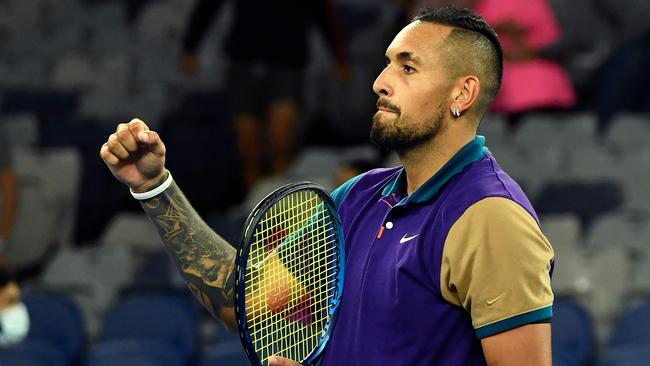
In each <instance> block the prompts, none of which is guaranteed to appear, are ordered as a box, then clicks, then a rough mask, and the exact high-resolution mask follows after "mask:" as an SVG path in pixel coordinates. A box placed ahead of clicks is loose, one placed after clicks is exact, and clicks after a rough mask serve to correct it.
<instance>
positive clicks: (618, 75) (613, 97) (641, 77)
mask: <svg viewBox="0 0 650 366" xmlns="http://www.w3.org/2000/svg"><path fill="white" fill-rule="evenodd" d="M594 1H595V2H596V3H597V4H598V6H599V10H600V11H601V12H602V13H603V14H605V15H606V16H607V18H608V19H609V20H610V22H611V26H612V29H614V30H615V32H614V34H613V36H614V37H613V38H614V47H613V49H612V53H611V56H610V57H609V59H608V60H607V61H606V62H605V63H604V65H603V67H602V68H601V69H600V70H599V72H598V78H597V79H596V83H595V85H596V88H597V90H596V92H595V95H594V100H593V108H594V109H595V110H596V112H597V113H598V117H599V119H600V122H601V132H602V130H603V129H604V127H606V124H607V122H609V120H610V119H611V117H612V116H614V114H616V113H617V112H620V111H626V110H627V111H640V112H648V111H650V93H648V92H647V91H646V85H647V84H648V83H649V82H650V71H649V70H648V65H650V22H648V18H650V3H648V1H646V0H594Z"/></svg>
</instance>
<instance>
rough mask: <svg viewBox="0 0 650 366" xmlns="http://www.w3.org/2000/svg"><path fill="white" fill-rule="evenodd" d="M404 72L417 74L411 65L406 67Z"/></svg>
mask: <svg viewBox="0 0 650 366" xmlns="http://www.w3.org/2000/svg"><path fill="white" fill-rule="evenodd" d="M404 72H406V73H407V74H412V73H414V72H415V69H414V68H412V67H411V66H409V65H404Z"/></svg>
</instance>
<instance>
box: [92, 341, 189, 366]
mask: <svg viewBox="0 0 650 366" xmlns="http://www.w3.org/2000/svg"><path fill="white" fill-rule="evenodd" d="M188 363H189V361H188V359H186V358H185V357H184V355H183V354H181V353H180V352H178V351H177V350H176V349H175V348H174V347H170V346H169V343H167V342H165V341H158V340H146V339H138V340H110V341H104V342H101V343H99V344H97V345H96V346H95V347H94V348H93V350H92V351H91V354H90V356H89V357H88V360H87V362H86V366H115V365H125V366H185V365H187V364H188Z"/></svg>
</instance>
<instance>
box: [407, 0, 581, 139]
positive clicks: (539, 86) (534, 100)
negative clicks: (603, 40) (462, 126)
mask: <svg viewBox="0 0 650 366" xmlns="http://www.w3.org/2000/svg"><path fill="white" fill-rule="evenodd" d="M399 3H400V4H401V5H402V7H403V8H404V13H405V14H406V15H407V16H408V17H409V18H410V17H411V16H412V15H413V14H415V13H416V12H417V10H418V9H419V8H421V7H425V6H426V7H433V8H435V7H443V6H461V7H467V8H474V10H475V11H476V12H477V13H479V14H480V15H481V16H483V17H484V18H485V20H487V22H488V23H490V25H491V26H492V27H494V29H495V30H496V31H497V33H498V34H499V38H500V40H501V45H502V47H503V51H504V62H503V81H502V85H501V90H500V91H499V95H498V96H497V98H496V100H495V102H494V104H493V111H494V112H497V113H503V114H506V115H508V117H509V119H508V121H509V122H510V125H511V127H514V126H515V125H516V124H517V122H518V121H519V119H520V117H521V115H522V114H523V113H526V112H529V111H534V110H540V109H550V110H552V109H564V108H570V107H572V106H574V105H575V103H576V96H575V92H574V90H573V86H572V82H571V79H570V77H569V75H568V74H567V72H566V71H565V70H564V69H563V68H562V65H561V64H560V63H559V62H557V61H555V60H554V59H555V58H556V56H557V55H558V54H559V53H560V52H562V51H563V50H567V49H566V47H567V45H564V44H558V42H559V41H560V40H561V39H562V38H561V31H560V28H559V26H558V24H557V20H556V18H555V16H554V14H553V10H552V9H551V7H550V6H549V4H548V3H547V2H546V0H528V1H511V0H399ZM404 20H407V19H404ZM551 47H558V48H559V49H558V50H553V49H550V50H548V51H547V49H549V48H551ZM568 47H572V46H571V44H569V45H568Z"/></svg>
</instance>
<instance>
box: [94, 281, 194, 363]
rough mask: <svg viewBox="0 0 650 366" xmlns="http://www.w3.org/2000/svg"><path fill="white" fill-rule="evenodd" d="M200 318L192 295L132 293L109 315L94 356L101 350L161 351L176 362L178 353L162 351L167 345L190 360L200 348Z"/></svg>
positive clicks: (169, 348) (151, 352)
mask: <svg viewBox="0 0 650 366" xmlns="http://www.w3.org/2000/svg"><path fill="white" fill-rule="evenodd" d="M198 318H199V312H198V310H197V308H195V307H194V306H193V304H192V302H191V301H190V299H189V297H184V296H176V295H171V294H140V295H138V294H131V295H128V296H126V297H124V298H121V299H119V300H118V302H117V304H116V305H115V306H114V308H113V309H112V310H111V311H109V313H108V315H107V316H106V317H105V319H104V328H103V330H102V332H101V334H100V337H99V342H98V343H97V347H96V350H94V351H93V357H95V356H97V352H100V351H101V352H103V353H115V354H119V353H124V354H133V355H138V354H141V355H145V356H146V355H158V356H161V357H162V358H163V359H167V360H171V361H168V362H169V364H170V365H173V364H174V357H173V356H168V353H164V352H162V351H161V349H166V350H168V351H171V352H173V353H176V354H177V355H178V356H179V358H180V359H181V360H182V362H190V361H191V360H194V359H195V357H196V355H197V354H198V351H199V345H200V340H199V333H198ZM107 349H108V350H114V352H113V351H110V352H109V351H107ZM122 351H123V352H122ZM101 352H100V353H101ZM97 357H99V356H97Z"/></svg>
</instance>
